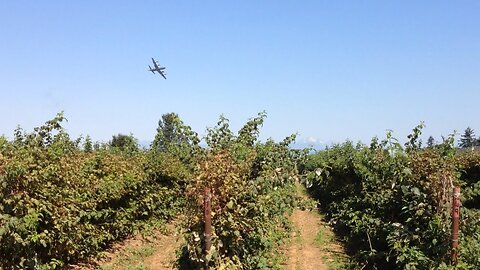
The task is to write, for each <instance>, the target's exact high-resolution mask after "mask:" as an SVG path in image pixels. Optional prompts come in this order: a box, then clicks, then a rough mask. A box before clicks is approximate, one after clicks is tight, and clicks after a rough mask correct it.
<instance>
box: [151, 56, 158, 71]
mask: <svg viewBox="0 0 480 270" xmlns="http://www.w3.org/2000/svg"><path fill="white" fill-rule="evenodd" d="M152 62H153V65H154V66H155V69H158V68H159V67H158V63H157V61H155V59H153V57H152Z"/></svg>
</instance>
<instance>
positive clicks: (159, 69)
mask: <svg viewBox="0 0 480 270" xmlns="http://www.w3.org/2000/svg"><path fill="white" fill-rule="evenodd" d="M152 62H153V66H154V68H152V67H151V66H150V65H149V66H148V67H149V68H150V69H149V71H151V72H152V73H153V74H155V71H156V72H158V74H160V75H162V77H163V78H164V79H165V80H166V79H167V77H165V75H166V74H167V73H166V72H165V67H162V66H161V65H160V64H159V63H158V62H157V61H155V59H153V58H152Z"/></svg>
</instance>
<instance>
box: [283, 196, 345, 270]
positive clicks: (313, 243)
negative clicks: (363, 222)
mask: <svg viewBox="0 0 480 270" xmlns="http://www.w3.org/2000/svg"><path fill="white" fill-rule="evenodd" d="M297 190H298V192H299V194H300V195H301V196H302V197H303V198H304V199H307V200H308V196H307V195H306V194H305V191H304V189H303V188H302V187H300V186H297ZM291 221H292V223H293V226H294V230H293V233H292V237H291V244H290V246H289V247H288V249H287V252H286V254H285V255H286V256H287V262H286V265H285V269H287V270H310V269H311V270H324V269H342V268H343V267H342V265H343V262H344V261H345V259H346V256H345V255H344V252H343V249H342V247H341V245H340V244H339V243H338V242H337V241H336V240H335V236H334V234H333V232H332V230H331V229H330V228H329V227H328V226H327V224H326V223H325V221H324V219H323V217H322V216H321V215H320V214H319V213H318V212H317V210H315V209H314V210H312V211H309V210H304V211H303V210H300V209H295V210H294V211H293V214H292V216H291Z"/></svg>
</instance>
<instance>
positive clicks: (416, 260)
mask: <svg viewBox="0 0 480 270" xmlns="http://www.w3.org/2000/svg"><path fill="white" fill-rule="evenodd" d="M420 128H421V127H417V128H416V129H415V130H414V133H413V134H412V135H410V136H409V142H408V143H406V144H405V146H401V145H400V144H399V143H398V141H397V140H396V139H394V138H392V137H391V135H390V134H388V135H387V138H386V139H385V140H383V141H378V140H377V139H374V140H372V144H371V145H370V146H366V145H362V144H357V145H354V144H352V143H351V142H346V143H344V144H339V145H335V146H333V147H331V148H329V149H327V150H324V151H321V152H319V153H317V154H314V155H312V156H310V158H309V160H308V161H307V162H306V163H305V165H304V167H303V173H305V174H306V175H307V177H306V179H305V181H306V184H307V187H308V188H309V191H310V192H311V193H312V194H313V195H314V196H315V197H316V198H318V199H319V201H320V202H321V207H322V209H323V210H324V211H325V212H326V214H327V217H328V218H329V221H330V223H331V224H332V226H333V227H334V228H335V230H336V231H337V233H338V234H339V235H341V237H342V238H343V239H344V240H345V243H346V246H347V249H348V252H349V253H350V254H351V255H352V257H353V258H354V259H355V260H357V262H358V265H359V267H361V268H363V269H433V268H435V269H436V268H445V269H446V268H449V266H448V265H449V258H450V234H451V229H450V226H451V225H450V224H451V218H450V215H451V195H452V194H451V193H452V187H453V185H454V184H455V185H458V184H461V185H462V186H463V204H464V207H463V208H462V210H461V216H462V217H461V218H462V225H461V238H460V247H461V250H460V261H459V264H458V269H480V261H479V259H478V258H480V256H479V255H480V245H479V243H480V241H479V240H480V238H479V234H480V227H479V225H480V219H479V212H478V205H479V204H478V199H479V196H478V194H479V191H480V189H479V183H480V181H479V180H480V177H478V172H479V168H480V166H479V164H480V163H479V162H480V158H479V155H478V153H474V154H472V153H463V154H461V155H460V154H456V150H455V149H454V148H453V144H452V141H453V140H451V138H449V139H448V140H446V141H445V142H444V143H443V144H441V145H438V146H435V147H429V148H420V144H419V143H418V141H417V139H418V135H419V133H420Z"/></svg>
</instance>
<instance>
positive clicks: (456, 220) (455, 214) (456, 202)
mask: <svg viewBox="0 0 480 270" xmlns="http://www.w3.org/2000/svg"><path fill="white" fill-rule="evenodd" d="M459 228H460V187H454V188H453V199H452V253H451V262H452V265H457V260H458V235H459V233H458V232H459Z"/></svg>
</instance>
